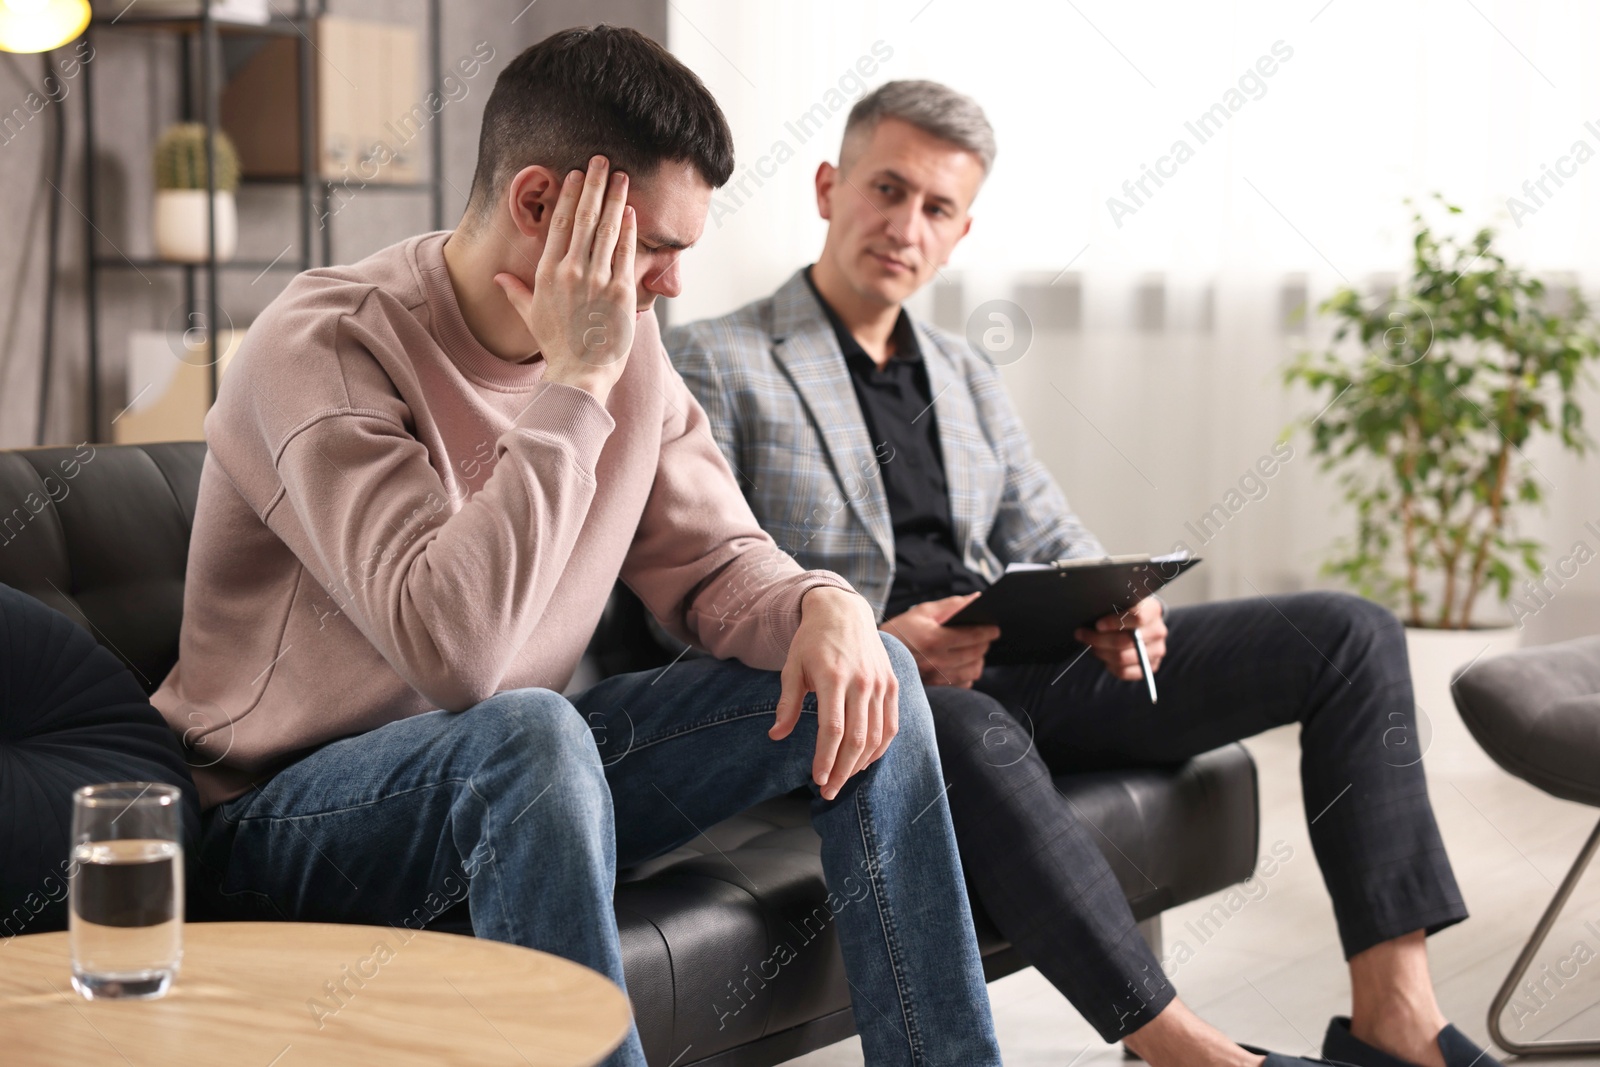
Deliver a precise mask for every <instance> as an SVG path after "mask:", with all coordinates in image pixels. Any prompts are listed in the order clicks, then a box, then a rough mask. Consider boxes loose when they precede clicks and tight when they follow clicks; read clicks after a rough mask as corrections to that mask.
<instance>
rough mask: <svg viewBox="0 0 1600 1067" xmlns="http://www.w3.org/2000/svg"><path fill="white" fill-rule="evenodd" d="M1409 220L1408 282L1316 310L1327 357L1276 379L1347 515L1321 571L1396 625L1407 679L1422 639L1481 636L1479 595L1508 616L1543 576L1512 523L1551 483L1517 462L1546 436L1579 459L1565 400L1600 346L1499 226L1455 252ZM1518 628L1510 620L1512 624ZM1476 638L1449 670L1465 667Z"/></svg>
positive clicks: (1577, 419) (1303, 360)
mask: <svg viewBox="0 0 1600 1067" xmlns="http://www.w3.org/2000/svg"><path fill="white" fill-rule="evenodd" d="M1435 199H1436V200H1438V202H1439V204H1440V205H1441V206H1442V208H1443V210H1444V211H1446V212H1447V213H1448V215H1449V216H1455V215H1459V214H1460V213H1461V209H1460V208H1458V207H1455V206H1453V205H1450V204H1448V203H1445V201H1444V200H1443V198H1442V197H1439V196H1437V194H1436V195H1435ZM1412 218H1413V223H1414V228H1415V234H1414V236H1413V239H1412V250H1413V252H1412V261H1411V271H1410V275H1409V277H1407V278H1405V279H1404V280H1403V281H1401V282H1400V284H1399V285H1398V286H1397V287H1396V289H1395V290H1394V291H1393V292H1392V293H1382V294H1378V295H1364V294H1362V293H1360V292H1358V291H1356V290H1355V289H1351V288H1343V289H1340V290H1338V291H1337V292H1336V293H1334V294H1333V296H1331V297H1330V298H1329V299H1328V300H1326V301H1325V302H1323V304H1322V305H1321V306H1320V311H1321V312H1322V314H1323V315H1324V316H1326V317H1329V318H1331V319H1332V320H1333V324H1334V329H1333V336H1332V342H1333V347H1332V348H1330V349H1327V350H1323V351H1314V352H1305V353H1302V354H1301V355H1300V356H1299V357H1298V358H1296V359H1295V361H1294V362H1293V363H1292V364H1291V365H1290V366H1289V367H1288V369H1287V370H1286V371H1285V375H1284V377H1285V381H1286V382H1287V383H1291V384H1292V383H1301V384H1303V385H1306V386H1309V387H1310V388H1311V390H1312V392H1313V393H1315V394H1316V395H1317V407H1316V409H1315V410H1316V412H1317V413H1316V414H1315V415H1313V416H1308V417H1307V418H1305V419H1304V420H1303V423H1304V424H1305V425H1306V426H1308V427H1309V430H1310V434H1311V452H1312V454H1313V455H1316V456H1320V457H1321V459H1322V468H1323V469H1324V470H1331V471H1337V472H1338V477H1339V483H1340V486H1341V488H1342V490H1343V493H1344V499H1345V501H1346V502H1347V503H1349V504H1350V505H1352V506H1353V507H1354V509H1355V519H1356V530H1355V534H1354V536H1353V537H1351V538H1348V539H1345V540H1344V541H1342V542H1340V544H1339V545H1338V547H1337V549H1336V551H1335V554H1334V556H1333V557H1332V558H1331V559H1330V560H1328V562H1327V563H1326V564H1325V566H1324V573H1327V574H1331V575H1336V576H1338V577H1340V578H1343V579H1344V580H1345V581H1346V582H1347V583H1348V584H1350V585H1351V586H1352V587H1353V588H1354V589H1355V590H1356V591H1358V592H1360V593H1362V594H1363V595H1365V596H1367V597H1370V598H1372V599H1374V600H1377V601H1379V602H1381V603H1384V604H1386V605H1388V606H1389V607H1391V608H1394V609H1395V610H1396V611H1397V612H1398V613H1399V615H1400V617H1401V618H1402V619H1403V620H1404V621H1405V623H1406V625H1407V626H1408V627H1409V628H1410V630H1411V634H1412V649H1413V671H1414V672H1416V671H1417V669H1418V664H1417V662H1416V661H1417V659H1418V656H1417V638H1418V636H1419V635H1420V634H1421V633H1422V632H1423V631H1471V630H1474V629H1478V630H1480V631H1481V629H1483V628H1482V627H1480V626H1479V622H1480V615H1479V607H1480V601H1482V600H1483V599H1484V597H1485V595H1486V594H1488V595H1491V596H1492V598H1493V599H1496V600H1498V601H1499V602H1500V603H1501V605H1502V606H1505V605H1506V604H1507V603H1508V602H1511V603H1512V604H1515V603H1517V602H1516V601H1513V596H1514V586H1515V585H1516V584H1517V583H1518V581H1519V580H1520V579H1524V578H1527V579H1537V578H1539V577H1540V576H1542V572H1543V569H1544V568H1543V556H1544V546H1543V545H1541V544H1540V543H1539V542H1538V541H1537V540H1535V539H1533V538H1530V537H1526V536H1523V535H1522V534H1521V533H1519V531H1518V526H1517V521H1516V519H1517V515H1518V513H1519V512H1521V511H1522V510H1524V509H1526V508H1528V507H1531V506H1534V505H1537V504H1539V503H1540V502H1541V501H1542V500H1543V499H1544V496H1545V490H1546V488H1547V487H1548V483H1547V482H1546V480H1545V478H1544V476H1543V475H1541V474H1540V473H1539V472H1538V471H1537V469H1535V468H1534V467H1533V465H1532V464H1531V463H1530V461H1529V460H1528V458H1527V455H1526V449H1527V446H1528V445H1530V444H1531V443H1533V442H1534V441H1535V440H1538V439H1540V438H1545V437H1552V436H1553V437H1554V438H1556V439H1557V440H1559V441H1560V443H1561V445H1562V447H1564V448H1565V449H1568V450H1570V451H1572V452H1575V453H1578V454H1582V453H1583V452H1584V451H1585V450H1586V449H1587V448H1588V446H1589V444H1590V443H1591V442H1590V440H1589V438H1588V436H1587V435H1586V434H1585V432H1584V430H1583V413H1582V411H1581V409H1580V407H1579V403H1578V396H1577V389H1578V386H1579V385H1580V383H1581V382H1583V381H1584V380H1586V378H1587V375H1588V368H1589V365H1590V364H1591V363H1592V361H1594V360H1595V359H1596V358H1597V356H1600V333H1597V330H1596V323H1595V320H1594V319H1593V318H1592V317H1591V315H1590V308H1589V305H1588V303H1587V302H1586V301H1585V300H1584V298H1583V296H1582V294H1581V293H1579V292H1578V291H1577V290H1576V289H1575V288H1564V289H1559V290H1557V289H1552V288H1549V287H1547V286H1546V285H1545V283H1544V282H1542V281H1540V280H1539V279H1538V278H1536V277H1534V276H1532V275H1531V274H1529V273H1527V272H1526V271H1524V270H1522V269H1520V268H1518V267H1514V266H1512V265H1510V264H1509V263H1507V261H1506V260H1505V258H1504V257H1503V256H1502V255H1501V254H1500V252H1499V251H1498V250H1497V248H1496V246H1495V232H1494V230H1493V229H1491V228H1489V227H1483V228H1480V229H1479V230H1477V232H1476V233H1474V234H1472V235H1471V236H1470V237H1468V238H1462V237H1459V236H1456V235H1454V234H1442V233H1439V232H1436V230H1435V228H1434V227H1433V226H1432V225H1430V223H1429V221H1428V220H1427V218H1425V217H1424V214H1423V212H1422V211H1420V210H1416V211H1414V213H1413V216H1412ZM1522 614H1523V613H1520V612H1518V611H1516V610H1515V608H1514V607H1513V609H1512V610H1511V611H1509V612H1507V613H1506V615H1507V619H1506V621H1510V622H1515V623H1516V624H1517V627H1518V628H1520V625H1521V623H1522V622H1523V621H1524V619H1523V617H1522ZM1513 632H1514V631H1513ZM1486 636H1487V635H1484V634H1482V633H1481V632H1480V633H1478V634H1475V635H1469V636H1468V637H1466V638H1465V639H1463V640H1461V641H1459V642H1458V650H1457V651H1453V652H1447V653H1445V656H1446V658H1447V659H1454V658H1455V657H1456V656H1457V655H1461V659H1460V660H1459V662H1465V661H1466V660H1467V659H1470V658H1471V657H1472V656H1473V655H1475V654H1477V653H1479V652H1480V651H1482V650H1483V648H1484V646H1485V645H1486V644H1487V643H1493V641H1492V640H1490V641H1486V640H1485V638H1486ZM1512 643H1514V642H1512ZM1463 653H1464V654H1463ZM1444 684H1445V686H1446V687H1448V669H1447V673H1446V676H1445V683H1444Z"/></svg>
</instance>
